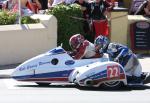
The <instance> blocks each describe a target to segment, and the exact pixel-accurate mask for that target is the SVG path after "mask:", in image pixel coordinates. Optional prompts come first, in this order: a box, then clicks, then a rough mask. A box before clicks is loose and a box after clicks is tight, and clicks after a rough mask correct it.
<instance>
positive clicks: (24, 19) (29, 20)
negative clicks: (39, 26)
mask: <svg viewBox="0 0 150 103" xmlns="http://www.w3.org/2000/svg"><path fill="white" fill-rule="evenodd" d="M39 22H40V20H39V19H32V18H31V17H30V16H24V17H22V18H21V24H34V23H39Z"/></svg>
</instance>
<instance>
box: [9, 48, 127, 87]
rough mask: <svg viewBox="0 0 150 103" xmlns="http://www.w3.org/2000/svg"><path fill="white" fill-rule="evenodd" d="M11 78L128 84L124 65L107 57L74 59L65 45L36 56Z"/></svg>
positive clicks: (112, 85) (85, 84)
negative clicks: (64, 47) (65, 48)
mask: <svg viewBox="0 0 150 103" xmlns="http://www.w3.org/2000/svg"><path fill="white" fill-rule="evenodd" d="M12 78H14V79H15V80H18V81H29V82H35V83H37V84H39V85H46V84H48V85H49V84H50V83H75V84H77V85H79V86H94V87H98V86H102V87H104V88H116V87H120V85H122V84H123V85H127V80H126V75H125V71H124V69H123V67H122V66H121V65H120V64H118V63H116V62H112V61H109V58H108V56H106V55H104V56H103V57H102V58H91V59H80V60H75V59H73V58H72V57H71V56H70V55H69V54H68V53H67V52H66V51H65V50H64V49H63V48H62V47H57V48H54V49H52V50H50V51H48V52H46V53H43V54H41V55H38V56H36V57H33V58H31V59H29V60H27V61H25V62H24V63H22V64H21V65H19V66H18V67H16V69H15V70H14V72H13V73H12Z"/></svg>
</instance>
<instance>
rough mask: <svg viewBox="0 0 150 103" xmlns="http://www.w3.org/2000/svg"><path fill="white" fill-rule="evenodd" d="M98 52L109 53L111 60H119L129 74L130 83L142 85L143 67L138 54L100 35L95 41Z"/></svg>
mask: <svg viewBox="0 0 150 103" xmlns="http://www.w3.org/2000/svg"><path fill="white" fill-rule="evenodd" d="M94 45H95V49H96V52H99V53H100V54H103V53H108V55H109V57H110V60H113V61H115V62H119V63H120V64H121V65H122V66H123V67H124V70H125V72H126V74H127V82H128V84H138V85H142V80H141V76H142V75H141V74H142V67H141V65H140V63H139V61H138V59H137V57H136V55H135V54H134V53H133V52H132V51H131V50H130V49H129V48H128V47H127V46H124V45H122V44H119V43H110V42H109V40H108V38H107V37H105V36H102V35H100V36H98V37H97V38H96V39H95V41H94Z"/></svg>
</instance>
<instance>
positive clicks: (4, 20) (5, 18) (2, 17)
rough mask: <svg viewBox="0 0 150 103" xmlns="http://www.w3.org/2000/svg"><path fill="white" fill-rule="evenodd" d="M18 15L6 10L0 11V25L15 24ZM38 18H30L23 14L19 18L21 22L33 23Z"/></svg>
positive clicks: (37, 20) (36, 21) (37, 21)
mask: <svg viewBox="0 0 150 103" xmlns="http://www.w3.org/2000/svg"><path fill="white" fill-rule="evenodd" d="M17 18H18V15H17V14H16V13H9V12H7V11H1V12H0V25H10V24H15V23H16V21H17ZM39 22H40V20H39V19H32V18H31V17H30V16H24V17H22V18H21V23H22V24H33V23H39Z"/></svg>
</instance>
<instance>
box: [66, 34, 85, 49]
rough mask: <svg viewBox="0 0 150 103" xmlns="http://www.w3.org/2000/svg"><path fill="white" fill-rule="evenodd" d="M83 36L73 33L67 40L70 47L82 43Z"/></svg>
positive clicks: (75, 47)
mask: <svg viewBox="0 0 150 103" xmlns="http://www.w3.org/2000/svg"><path fill="white" fill-rule="evenodd" d="M84 40H85V39H84V37H83V36H82V35H81V34H75V35H73V36H72V37H71V38H70V40H69V45H70V46H71V48H72V49H77V48H79V46H80V45H81V44H82V43H83V41H84Z"/></svg>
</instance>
